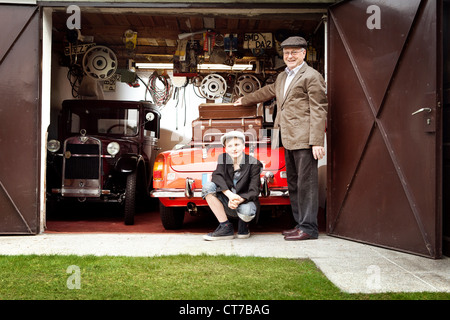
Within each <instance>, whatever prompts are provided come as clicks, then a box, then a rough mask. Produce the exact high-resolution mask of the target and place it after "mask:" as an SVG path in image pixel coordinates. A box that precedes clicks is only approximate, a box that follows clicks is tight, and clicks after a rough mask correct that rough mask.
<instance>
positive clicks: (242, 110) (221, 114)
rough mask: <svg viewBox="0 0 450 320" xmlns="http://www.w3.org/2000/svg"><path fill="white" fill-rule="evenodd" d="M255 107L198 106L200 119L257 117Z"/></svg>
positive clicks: (212, 104) (232, 105) (231, 104)
mask: <svg viewBox="0 0 450 320" xmlns="http://www.w3.org/2000/svg"><path fill="white" fill-rule="evenodd" d="M257 110H258V109H257V106H256V105H252V106H245V107H244V106H239V107H235V106H234V104H233V103H202V104H200V105H199V106H198V114H199V118H200V119H232V118H253V117H256V116H257Z"/></svg>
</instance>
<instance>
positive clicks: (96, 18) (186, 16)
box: [53, 6, 327, 67]
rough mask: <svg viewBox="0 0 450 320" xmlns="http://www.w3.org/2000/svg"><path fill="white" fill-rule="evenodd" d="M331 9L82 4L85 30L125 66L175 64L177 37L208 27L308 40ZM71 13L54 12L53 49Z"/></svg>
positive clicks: (62, 39)
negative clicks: (130, 34)
mask: <svg viewBox="0 0 450 320" xmlns="http://www.w3.org/2000/svg"><path fill="white" fill-rule="evenodd" d="M326 12H327V11H326V8H322V7H317V8H303V7H298V6H291V7H286V6H285V7H284V8H275V7H265V8H250V7H241V8H238V9H236V8H172V9H168V8H104V7H102V8H93V7H86V8H84V7H81V33H82V34H83V35H84V36H93V37H94V42H95V43H96V44H97V45H103V46H107V47H109V48H110V49H112V50H113V51H114V52H115V54H116V55H117V58H118V62H119V66H120V67H124V66H125V64H126V60H127V59H133V60H134V61H135V62H161V63H168V62H169V63H170V62H172V61H173V60H172V59H173V55H174V53H175V50H176V48H177V40H178V35H179V34H182V33H192V32H198V31H200V30H204V29H209V30H211V31H213V32H215V33H216V34H222V35H224V34H228V33H237V34H239V35H243V34H244V33H267V32H271V33H273V36H274V37H275V38H277V37H279V36H280V35H281V37H286V36H290V35H302V36H304V37H305V38H307V39H308V38H311V36H312V35H313V34H314V33H316V32H317V30H318V28H319V27H320V26H321V23H322V19H323V17H324V15H325V14H326ZM69 16H70V14H68V13H66V8H56V9H54V11H53V46H54V50H59V49H60V50H63V48H64V45H65V44H67V43H66V42H65V37H66V32H67V27H66V21H67V19H68V17H69ZM129 29H131V30H133V31H135V32H137V45H136V48H135V49H134V50H132V51H130V50H127V49H126V47H125V44H124V33H125V31H126V30H129ZM192 38H194V39H196V40H201V39H202V34H196V35H194V36H192V37H189V39H192ZM241 41H242V40H241ZM58 47H59V48H58ZM60 52H62V51H60ZM244 59H245V57H244ZM236 62H237V61H236Z"/></svg>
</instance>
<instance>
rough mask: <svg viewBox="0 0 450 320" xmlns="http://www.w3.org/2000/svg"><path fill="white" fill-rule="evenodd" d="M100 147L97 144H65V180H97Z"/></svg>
mask: <svg viewBox="0 0 450 320" xmlns="http://www.w3.org/2000/svg"><path fill="white" fill-rule="evenodd" d="M99 148H100V145H98V144H69V143H68V144H67V145H66V152H65V154H68V152H70V156H66V157H65V158H66V159H65V161H66V165H65V172H64V175H65V178H66V179H98V178H99V172H100V170H99V169H100V167H99V166H100V161H99V155H100V150H99Z"/></svg>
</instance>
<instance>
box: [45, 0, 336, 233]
mask: <svg viewBox="0 0 450 320" xmlns="http://www.w3.org/2000/svg"><path fill="white" fill-rule="evenodd" d="M47 9H48V10H49V11H50V10H51V21H52V33H51V42H52V67H51V70H52V73H51V77H52V82H51V83H52V84H51V121H50V126H49V130H48V140H49V141H51V140H52V139H54V138H56V137H57V136H58V134H60V133H59V129H58V125H57V124H58V116H59V115H60V113H61V106H62V104H63V101H64V100H68V99H79V98H80V97H81V98H82V99H84V100H86V99H93V100H96V99H104V100H146V101H152V102H155V104H156V105H157V107H158V109H159V110H160V113H161V123H160V134H159V136H158V137H159V141H158V146H157V148H158V151H161V152H162V151H166V150H172V149H176V148H178V147H179V146H180V145H183V144H185V143H186V142H189V141H190V140H191V139H192V134H193V130H192V127H191V123H192V121H193V120H195V119H197V118H198V117H199V111H198V106H199V105H200V104H202V103H205V102H207V103H222V102H231V99H233V95H239V93H240V91H242V90H254V89H256V88H257V87H260V86H262V85H264V83H265V82H266V81H273V77H274V76H276V73H277V70H278V69H280V68H284V66H283V65H284V64H283V62H282V58H281V56H280V48H279V47H278V48H277V44H278V45H279V43H280V42H281V41H282V39H285V38H286V37H288V36H290V35H296V34H300V35H303V36H304V37H308V38H309V39H310V42H311V46H310V50H311V59H312V60H311V61H310V63H311V64H314V65H315V67H316V68H317V69H321V70H324V68H325V65H324V64H325V59H324V57H325V52H324V50H325V48H324V45H325V42H324V37H325V26H326V20H325V15H326V11H327V9H326V5H325V4H320V3H319V4H318V3H313V4H308V5H306V4H302V5H292V4H286V5H281V6H280V5H276V6H275V5H273V4H261V5H258V6H256V7H255V6H253V5H251V6H250V5H246V4H240V5H239V6H236V5H225V6H224V5H222V6H221V7H220V8H219V7H218V6H216V5H212V4H208V5H200V4H190V5H185V4H180V5H173V6H171V7H168V8H165V6H163V5H158V4H153V5H151V4H148V3H146V4H142V5H139V6H134V7H119V8H110V7H107V6H101V5H89V6H83V5H81V4H79V5H78V6H74V7H65V6H51V8H49V7H47ZM274 10H275V11H274ZM247 11H249V12H247ZM243 12H245V14H243ZM49 14H50V13H49ZM78 14H79V18H80V19H79V21H77V17H78ZM77 22H79V23H80V29H74V30H70V29H69V28H68V24H70V23H72V24H76V23H77ZM242 31H244V32H242ZM277 38H278V40H277ZM280 40H281V41H280ZM313 44H314V46H313ZM95 45H98V46H101V47H103V48H104V50H105V51H95V50H94V51H93V53H92V54H91V52H92V50H91V51H89V48H90V47H93V46H95ZM183 45H184V47H186V46H187V47H191V52H192V53H191V55H190V56H195V58H196V59H198V61H195V64H197V65H198V68H199V70H188V71H186V70H184V69H183V68H184V65H186V64H187V62H185V63H183V62H181V63H179V62H178V60H179V59H180V58H179V57H178V56H177V53H178V52H179V51H182V50H186V49H180V48H181V46H183ZM69 47H71V48H72V49H70V48H69ZM70 50H73V51H74V52H77V53H78V54H72V55H70V54H69V51H70ZM194 50H195V51H194ZM86 51H89V52H88V53H87V54H86V55H84V53H85V52H86ZM105 52H106V54H107V55H108V56H107V57H106V69H104V70H103V69H102V70H101V71H99V70H97V69H96V66H93V65H92V64H90V63H91V62H86V59H83V58H84V56H89V55H90V57H91V58H92V59H91V60H92V61H96V60H97V58H102V59H103V56H104V54H105ZM110 53H111V54H114V56H115V57H113V58H111V57H110V56H109V54H110ZM186 56H187V55H186ZM183 58H184V56H183ZM77 59H78V60H77ZM82 59H83V60H82ZM89 64H90V65H89ZM87 65H89V66H87ZM191 65H192V63H191ZM116 66H117V69H115V67H116ZM230 66H233V67H234V68H238V67H240V68H246V69H250V71H247V70H242V71H241V70H231V68H230ZM89 68H90V69H89ZM109 68H110V69H111V71H114V72H115V76H117V78H114V77H112V78H109V79H108V80H106V81H96V82H97V86H98V83H100V84H101V89H97V91H95V92H92V91H94V90H91V89H92V87H93V86H92V85H90V86H88V88H89V90H88V91H89V92H88V93H87V95H88V96H84V94H85V93H84V91H83V90H85V88H86V86H85V84H84V83H83V84H81V81H79V79H78V78H77V75H80V74H83V73H85V72H86V71H87V69H89V70H90V71H88V74H89V73H90V74H89V75H90V76H91V77H89V75H88V76H85V77H84V79H83V81H87V80H92V79H90V78H96V77H98V78H99V79H101V77H103V76H104V75H106V74H107V73H108V71H110V70H108V69H109ZM113 69H114V70H113ZM227 69H230V70H227ZM103 73H104V74H103ZM243 75H246V78H245V79H244V82H245V83H243V84H242V83H241V82H239V81H240V80H238V79H240V78H241V76H243ZM157 76H161V77H166V79H167V80H168V81H170V82H171V84H170V87H169V86H167V87H165V88H164V89H165V90H167V91H166V92H164V90H162V91H163V92H162V93H161V92H159V94H160V96H162V97H163V98H162V100H161V101H159V100H158V97H156V94H157V93H155V92H154V91H153V90H152V86H153V85H154V81H158V79H159V80H160V78H158V79H157V80H155V78H156V77H157ZM202 79H203V84H204V85H200V86H199V85H198V84H199V83H200V82H202ZM215 87H221V88H225V87H226V91H227V92H225V93H219V94H216V92H214V88H215ZM249 88H250V89H249ZM170 90H171V91H170ZM169 91H170V92H169ZM97 94H100V96H97ZM89 95H94V96H89ZM258 112H259V113H261V112H262V111H261V110H259V111H258ZM90 114H92V112H91V113H90ZM63 117H64V116H63ZM64 119H65V118H64ZM64 121H65V120H64ZM47 162H48V159H47ZM322 169H323V170H325V166H324V167H323V168H322ZM49 170H50V169H49V168H47V190H48V189H49V188H48V187H49V185H50V184H51V181H50V180H51V179H50V178H49V176H48V172H49ZM47 196H48V192H47ZM78 199H79V200H80V198H78ZM157 200H158V199H151V200H150V201H149V204H148V205H146V206H145V208H142V210H140V211H141V212H139V213H137V214H136V219H137V220H136V223H133V224H132V225H128V226H124V225H123V222H122V218H121V213H120V210H115V208H114V206H113V205H112V206H110V208H111V209H109V210H107V211H106V212H107V213H105V212H104V211H105V210H104V208H103V207H102V205H101V204H98V205H96V206H94V207H95V208H97V209H92V212H89V213H88V214H87V215H85V216H84V217H85V219H83V218H82V217H83V214H82V212H85V211H86V210H84V209H81V210H80V209H78V210H77V209H76V210H73V211H74V213H73V215H69V214H68V213H64V217H62V218H61V215H57V216H55V217H52V215H51V213H50V212H49V208H48V198H47V219H46V232H52V231H53V232H61V231H64V230H65V231H69V230H73V231H75V232H80V230H83V231H88V230H89V229H90V230H111V228H112V227H111V223H113V224H114V227H113V230H124V232H136V231H135V230H143V231H144V232H150V231H151V230H154V232H169V231H167V230H166V229H165V228H164V227H163V226H161V222H160V218H159V212H158V211H159V206H158V201H157ZM80 206H81V207H82V208H84V206H85V204H82V203H81V204H80V203H77V202H76V201H75V202H74V203H73V206H72V204H71V205H69V206H68V207H67V206H66V207H65V208H64V209H63V210H64V211H66V212H67V211H70V208H75V207H80ZM90 207H91V206H89V207H88V208H90ZM184 207H186V206H184ZM149 209H150V210H149ZM59 210H61V209H59ZM142 211H143V212H142ZM148 211H151V212H148ZM199 211H200V210H199ZM284 211H285V210H279V212H271V213H270V214H269V217H267V218H266V217H265V216H263V217H262V218H261V219H260V221H259V223H258V226H257V227H256V228H258V230H260V231H261V232H265V231H276V232H278V231H281V230H282V228H283V225H282V224H283V223H288V224H290V223H291V222H290V221H287V222H286V221H285V220H287V219H289V218H290V215H289V214H285V212H284ZM189 212H190V213H193V212H192V210H191V211H189ZM203 213H204V212H203ZM321 213H322V218H321V222H322V230H323V231H325V225H324V220H325V212H324V208H322V209H321ZM111 214H112V217H111ZM272 216H273V217H272ZM265 220H267V221H265ZM89 222H90V223H89ZM94 222H96V223H95V224H94ZM214 223H215V222H214V219H211V214H210V213H209V214H208V212H207V214H206V216H205V215H204V214H197V212H195V214H192V215H191V214H189V213H186V215H185V223H184V225H183V227H182V229H181V230H171V231H170V232H183V231H184V232H206V231H207V230H209V229H211V228H212V227H213V225H214ZM274 226H277V228H278V229H277V228H274ZM177 229H178V228H177Z"/></svg>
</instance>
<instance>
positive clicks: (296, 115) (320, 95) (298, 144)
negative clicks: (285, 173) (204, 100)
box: [242, 62, 328, 150]
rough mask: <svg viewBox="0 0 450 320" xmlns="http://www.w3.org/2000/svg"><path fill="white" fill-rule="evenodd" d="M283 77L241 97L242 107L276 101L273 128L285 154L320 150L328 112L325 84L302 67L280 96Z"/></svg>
mask: <svg viewBox="0 0 450 320" xmlns="http://www.w3.org/2000/svg"><path fill="white" fill-rule="evenodd" d="M286 77H287V74H286V72H284V71H283V72H282V73H280V74H279V75H278V77H277V79H276V81H275V82H274V83H273V84H269V85H266V86H264V87H263V88H261V89H259V90H257V91H255V92H253V93H250V94H248V95H245V96H244V97H243V98H242V103H243V104H244V105H249V104H255V103H259V102H263V101H267V100H270V99H273V98H275V97H276V99H277V116H276V119H275V122H274V127H275V128H280V130H281V139H282V142H283V146H284V147H285V148H286V149H288V150H297V149H309V148H311V146H323V145H324V138H325V127H326V119H327V111H328V101H327V96H326V93H325V90H326V89H325V81H324V79H323V77H322V75H321V74H320V73H319V72H317V71H316V70H315V69H314V68H312V67H310V66H308V64H307V63H306V62H305V64H304V65H303V66H302V67H301V68H300V70H299V71H298V72H297V74H296V75H295V77H294V79H293V80H292V82H291V84H290V85H289V88H288V89H287V91H286V96H284V83H285V81H286Z"/></svg>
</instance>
